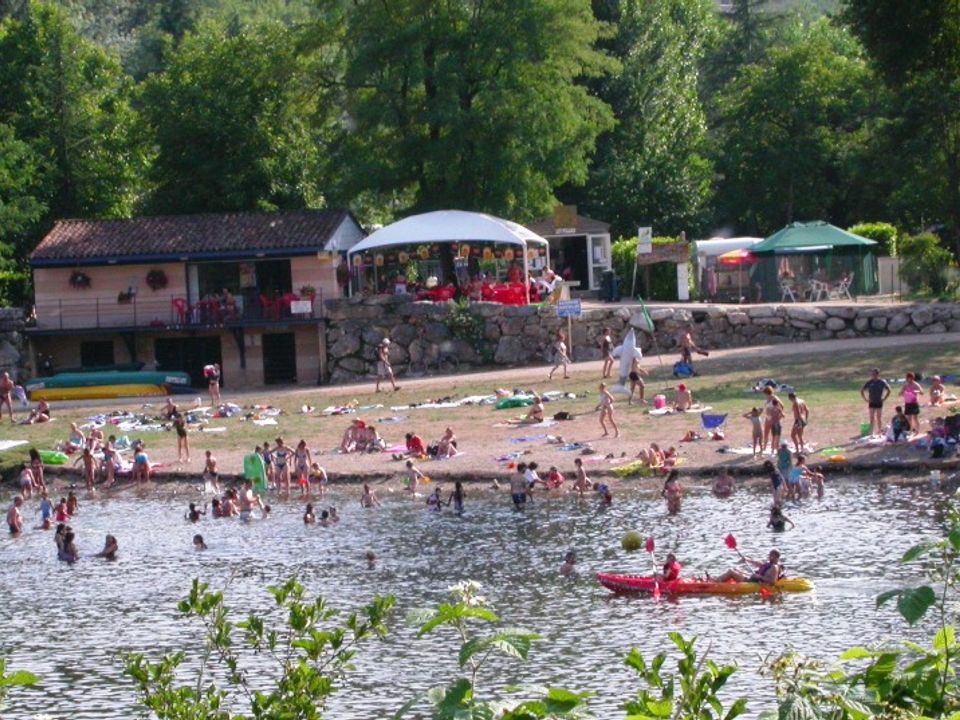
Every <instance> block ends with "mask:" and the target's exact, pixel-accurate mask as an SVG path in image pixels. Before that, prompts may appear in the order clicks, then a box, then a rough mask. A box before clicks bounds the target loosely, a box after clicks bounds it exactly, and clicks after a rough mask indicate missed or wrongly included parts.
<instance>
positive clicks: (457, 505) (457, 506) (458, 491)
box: [447, 480, 467, 515]
mask: <svg viewBox="0 0 960 720" xmlns="http://www.w3.org/2000/svg"><path fill="white" fill-rule="evenodd" d="M466 496H467V494H466V493H465V492H464V491H463V483H462V482H461V481H459V480H457V481H456V482H455V483H454V484H453V492H452V493H450V497H448V498H447V505H453V512H454V513H455V514H457V515H463V499H464V498H465V497H466Z"/></svg>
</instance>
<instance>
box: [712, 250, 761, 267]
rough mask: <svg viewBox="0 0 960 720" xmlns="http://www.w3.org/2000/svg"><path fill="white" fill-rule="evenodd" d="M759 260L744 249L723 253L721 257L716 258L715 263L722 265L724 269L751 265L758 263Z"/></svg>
mask: <svg viewBox="0 0 960 720" xmlns="http://www.w3.org/2000/svg"><path fill="white" fill-rule="evenodd" d="M759 260H760V258H759V257H757V256H756V255H754V254H753V253H752V252H750V251H749V250H747V249H746V248H739V249H737V250H731V251H730V252H725V253H724V254H723V255H720V256H719V257H717V263H718V264H720V265H723V266H724V267H740V266H741V265H752V264H753V263H755V262H757V261H759Z"/></svg>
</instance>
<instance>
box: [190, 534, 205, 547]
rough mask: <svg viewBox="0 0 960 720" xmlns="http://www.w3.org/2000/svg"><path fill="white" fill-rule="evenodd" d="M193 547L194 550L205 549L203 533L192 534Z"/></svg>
mask: <svg viewBox="0 0 960 720" xmlns="http://www.w3.org/2000/svg"><path fill="white" fill-rule="evenodd" d="M193 549H194V550H206V549H207V544H206V543H205V542H204V541H203V535H199V534H197V535H194V536H193Z"/></svg>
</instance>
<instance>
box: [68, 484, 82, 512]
mask: <svg viewBox="0 0 960 720" xmlns="http://www.w3.org/2000/svg"><path fill="white" fill-rule="evenodd" d="M79 510H80V501H79V500H77V496H76V495H74V494H73V490H71V491H70V492H68V493H67V512H68V513H70V517H73V516H74V515H76V514H77V512H78V511H79Z"/></svg>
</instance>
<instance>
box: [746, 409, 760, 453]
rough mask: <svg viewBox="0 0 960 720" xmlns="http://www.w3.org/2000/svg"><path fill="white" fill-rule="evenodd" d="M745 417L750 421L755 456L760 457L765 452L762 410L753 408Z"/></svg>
mask: <svg viewBox="0 0 960 720" xmlns="http://www.w3.org/2000/svg"><path fill="white" fill-rule="evenodd" d="M743 417H744V418H746V419H747V420H749V421H750V432H751V434H752V436H753V454H754V455H759V454H760V453H761V452H762V451H763V417H762V414H761V412H760V408H753V409H752V410H751V411H750V412H748V413H746V414H745V415H744V416H743Z"/></svg>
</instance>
